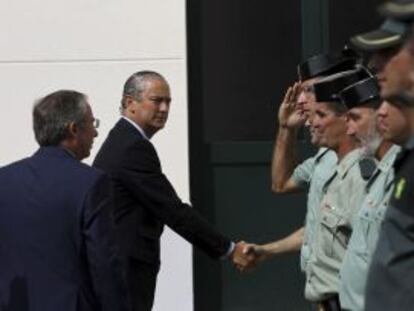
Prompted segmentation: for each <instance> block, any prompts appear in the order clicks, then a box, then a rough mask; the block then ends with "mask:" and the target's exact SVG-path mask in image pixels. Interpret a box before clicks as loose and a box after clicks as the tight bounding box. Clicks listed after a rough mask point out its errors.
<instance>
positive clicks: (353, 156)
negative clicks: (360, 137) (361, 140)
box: [336, 148, 362, 179]
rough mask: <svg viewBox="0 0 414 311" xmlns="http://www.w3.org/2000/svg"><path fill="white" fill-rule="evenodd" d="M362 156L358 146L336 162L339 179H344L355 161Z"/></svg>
mask: <svg viewBox="0 0 414 311" xmlns="http://www.w3.org/2000/svg"><path fill="white" fill-rule="evenodd" d="M361 156H362V152H361V149H360V148H357V149H355V150H352V151H351V152H349V153H348V154H347V155H345V157H344V158H343V159H342V160H341V161H340V162H339V163H338V166H337V168H336V171H337V172H338V176H339V177H340V178H341V179H344V178H345V176H346V174H348V171H349V170H350V169H351V168H352V167H353V166H354V164H355V163H357V162H358V161H359V160H360V159H361Z"/></svg>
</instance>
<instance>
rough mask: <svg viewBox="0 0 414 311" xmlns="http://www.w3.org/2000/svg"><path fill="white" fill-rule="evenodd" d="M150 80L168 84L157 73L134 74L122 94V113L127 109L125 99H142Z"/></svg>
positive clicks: (146, 71) (142, 72)
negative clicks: (127, 97) (128, 97)
mask: <svg viewBox="0 0 414 311" xmlns="http://www.w3.org/2000/svg"><path fill="white" fill-rule="evenodd" d="M149 80H161V81H164V82H165V83H167V80H165V78H164V77H163V76H162V75H161V74H159V73H158V72H155V71H149V70H145V71H138V72H136V73H134V74H132V75H131V76H130V77H129V78H128V79H127V80H126V82H125V84H124V90H123V92H122V101H121V111H122V110H123V109H124V108H125V97H126V96H130V97H132V98H134V99H136V100H138V101H140V100H141V99H142V97H141V95H142V93H143V92H144V91H145V88H146V83H147V81H149Z"/></svg>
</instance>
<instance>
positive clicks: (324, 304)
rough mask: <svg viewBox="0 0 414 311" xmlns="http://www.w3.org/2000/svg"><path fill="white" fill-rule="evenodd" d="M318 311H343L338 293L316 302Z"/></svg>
mask: <svg viewBox="0 0 414 311" xmlns="http://www.w3.org/2000/svg"><path fill="white" fill-rule="evenodd" d="M316 310H317V311H341V305H340V303H339V298H338V295H335V296H332V297H329V298H327V299H325V300H322V301H319V302H317V303H316Z"/></svg>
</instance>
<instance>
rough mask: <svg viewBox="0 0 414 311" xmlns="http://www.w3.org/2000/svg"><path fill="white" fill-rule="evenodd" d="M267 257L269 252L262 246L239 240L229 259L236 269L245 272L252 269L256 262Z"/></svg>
mask: <svg viewBox="0 0 414 311" xmlns="http://www.w3.org/2000/svg"><path fill="white" fill-rule="evenodd" d="M268 257H269V253H268V252H267V251H266V249H265V248H264V247H263V246H261V245H257V244H251V243H246V242H244V241H240V242H238V243H236V245H235V248H234V250H233V252H232V254H231V256H230V259H231V260H232V262H233V264H234V266H235V267H236V268H237V270H239V271H240V272H247V271H250V270H252V269H254V268H255V267H256V266H257V265H258V263H260V262H262V261H264V260H265V259H267V258H268Z"/></svg>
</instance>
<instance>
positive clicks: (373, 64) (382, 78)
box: [368, 46, 400, 89]
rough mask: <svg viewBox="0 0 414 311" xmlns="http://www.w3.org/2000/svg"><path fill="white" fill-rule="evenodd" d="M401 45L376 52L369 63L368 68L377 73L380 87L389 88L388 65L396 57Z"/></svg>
mask: <svg viewBox="0 0 414 311" xmlns="http://www.w3.org/2000/svg"><path fill="white" fill-rule="evenodd" d="M399 50H400V47H399V46H398V47H392V48H387V49H383V50H380V51H377V52H374V53H373V54H372V55H371V56H370V58H369V63H368V68H369V69H370V70H372V72H374V73H375V76H376V77H377V79H378V84H379V86H380V88H385V89H386V88H387V82H388V79H387V74H386V73H385V67H386V65H387V64H388V63H389V62H390V61H391V60H392V59H393V58H394V57H395V55H396V54H397V53H398V51H399Z"/></svg>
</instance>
